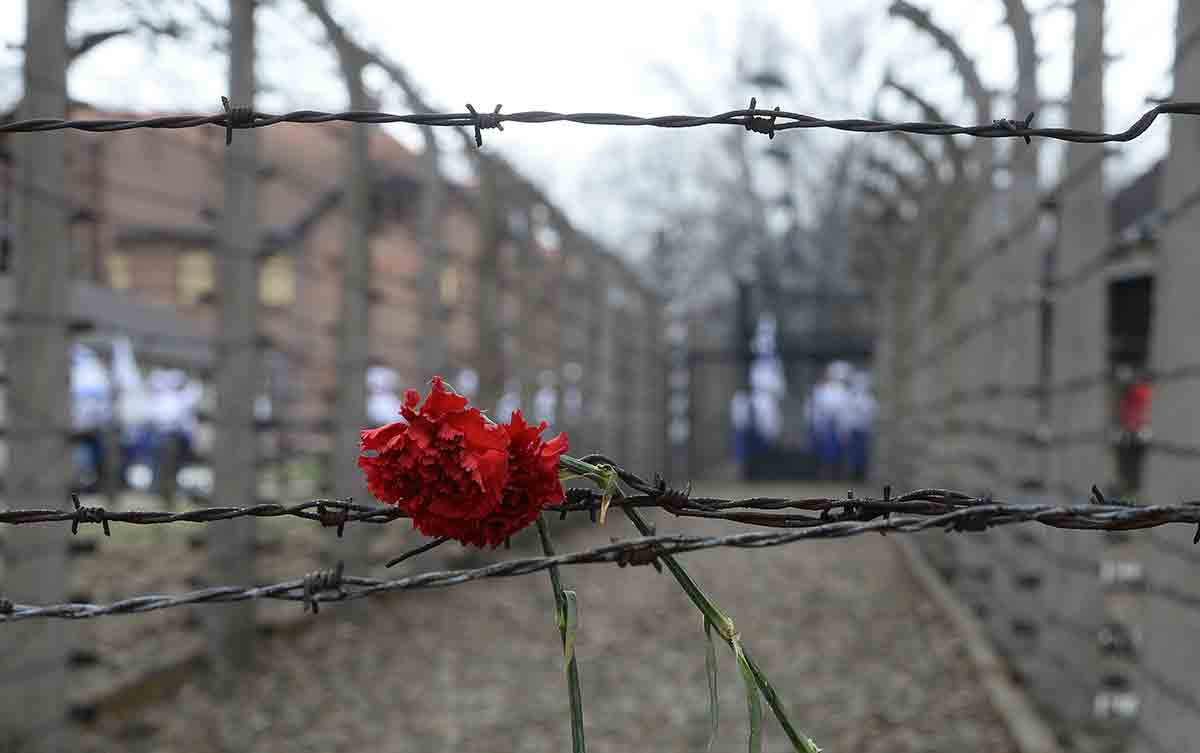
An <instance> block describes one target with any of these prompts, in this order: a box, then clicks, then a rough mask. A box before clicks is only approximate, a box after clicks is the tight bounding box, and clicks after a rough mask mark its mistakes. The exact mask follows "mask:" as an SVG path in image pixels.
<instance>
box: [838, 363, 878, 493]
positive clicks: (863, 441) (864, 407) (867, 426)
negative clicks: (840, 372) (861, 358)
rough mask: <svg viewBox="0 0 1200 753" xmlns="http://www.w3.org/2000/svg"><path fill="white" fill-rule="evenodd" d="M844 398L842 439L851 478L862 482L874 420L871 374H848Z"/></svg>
mask: <svg viewBox="0 0 1200 753" xmlns="http://www.w3.org/2000/svg"><path fill="white" fill-rule="evenodd" d="M848 393H849V398H848V400H847V410H846V422H845V426H844V427H843V428H844V431H845V442H846V456H847V460H848V462H849V465H850V478H852V479H853V480H855V481H865V480H866V478H867V463H868V459H869V457H870V447H871V444H870V442H871V425H872V423H873V422H874V421H875V411H876V404H875V397H874V396H873V395H872V394H871V375H870V374H868V373H867V372H865V371H856V372H854V373H853V374H852V375H851V377H850V384H849V389H848Z"/></svg>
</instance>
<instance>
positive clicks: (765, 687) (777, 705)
mask: <svg viewBox="0 0 1200 753" xmlns="http://www.w3.org/2000/svg"><path fill="white" fill-rule="evenodd" d="M617 496H618V497H619V496H620V493H619V492H618V495H617ZM621 510H622V511H624V513H625V515H626V516H628V518H629V519H630V521H632V522H633V525H634V526H636V527H637V529H638V531H639V532H640V533H641V534H642V535H643V536H653V535H654V530H653V529H652V528H651V527H650V525H649V524H648V523H646V521H645V520H644V519H643V518H642V516H641V515H640V514H639V513H638V511H637V510H635V509H634V508H632V507H625V506H622V507H621ZM659 559H660V560H662V562H663V564H665V565H666V566H667V569H668V570H670V571H671V575H673V576H675V580H677V581H678V582H679V585H680V586H682V587H683V590H684V592H685V593H687V595H688V598H689V599H691V600H692V603H693V604H695V605H696V608H697V609H699V610H700V612H701V613H702V614H703V615H704V616H705V618H706V619H708V621H709V622H711V623H712V624H713V627H715V628H716V629H717V632H718V633H720V634H721V637H722V638H723V639H724V640H725V642H726V643H728V644H729V647H730V648H731V649H734V651H735V653H736V652H737V651H738V650H740V651H741V653H742V656H743V657H745V660H746V664H747V666H748V667H749V668H750V671H751V674H753V676H754V683H755V685H757V686H758V689H759V691H760V692H761V693H762V695H763V697H764V698H766V699H767V704H768V705H769V706H770V707H771V711H772V712H774V714H775V718H776V719H778V720H779V724H780V726H782V727H783V731H784V733H785V734H786V735H787V737H788V740H790V741H791V743H792V746H793V748H795V750H797V751H800V752H801V753H820V750H821V749H820V748H818V747H817V746H816V744H815V743H814V742H813V741H812V740H810V739H809V738H808V736H806V735H803V734H800V733H799V732H797V731H796V728H795V727H793V726H792V723H791V721H790V720H789V719H788V717H787V711H786V710H785V709H784V708H783V703H782V702H781V701H780V700H779V696H778V695H777V694H776V693H775V688H774V687H773V686H772V685H771V682H770V681H769V680H768V679H767V676H766V674H765V673H764V672H763V671H762V669H761V668H760V667H759V666H758V664H756V663H755V662H754V660H753V659H752V658H751V657H750V654H749V652H748V651H747V650H746V647H745V645H743V644H742V642H741V638H740V636H739V634H738V632H737V629H736V628H735V627H734V624H733V619H732V618H730V616H729V615H727V614H725V612H724V611H722V610H721V608H720V607H718V606H717V605H716V603H715V602H714V601H713V600H712V599H710V598H709V597H708V595H707V594H705V593H704V591H702V590H701V589H700V586H698V585H697V584H696V582H695V581H694V580H692V577H691V576H690V575H688V574H687V571H686V570H684V569H683V565H680V564H679V562H678V560H676V559H675V558H674V557H672V556H671V555H669V554H663V555H659Z"/></svg>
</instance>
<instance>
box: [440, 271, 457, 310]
mask: <svg viewBox="0 0 1200 753" xmlns="http://www.w3.org/2000/svg"><path fill="white" fill-rule="evenodd" d="M440 288H441V294H442V303H443V304H444V305H446V306H452V305H454V304H455V303H458V298H459V295H460V293H461V292H462V279H461V277H460V276H459V273H458V267H456V266H454V265H448V266H447V267H446V268H445V269H443V270H442V280H441V285H440Z"/></svg>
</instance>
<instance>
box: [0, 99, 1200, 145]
mask: <svg viewBox="0 0 1200 753" xmlns="http://www.w3.org/2000/svg"><path fill="white" fill-rule="evenodd" d="M222 102H223V104H224V106H225V111H224V112H221V113H217V114H215V115H168V116H161V117H155V118H140V119H120V118H95V119H64V118H31V119H26V120H17V121H13V122H11V123H5V124H3V125H0V133H38V132H43V131H59V130H64V129H73V130H79V131H89V132H93V133H111V132H115V131H127V130H132V129H137V128H153V129H178V128H198V127H201V126H219V127H221V128H224V129H225V130H226V137H227V142H228V140H229V139H231V138H232V134H233V131H235V130H241V129H247V128H264V127H266V126H272V125H276V124H278V123H330V122H344V123H366V124H375V125H378V124H385V123H409V124H412V125H419V126H451V127H467V128H474V129H475V142H476V145H477V146H482V145H483V137H482V134H481V131H482V130H485V129H493V128H494V129H499V130H503V128H502V127H503V124H504V123H527V124H542V123H559V122H565V123H578V124H582V125H603V126H650V127H654V128H695V127H699V126H708V125H730V126H738V127H741V128H744V129H746V130H747V131H754V132H756V133H762V134H765V135H767V136H770V137H772V138H774V135H775V133H776V132H778V131H788V130H793V129H798V128H800V129H808V128H830V129H834V130H839V131H849V132H854V133H887V132H903V133H911V134H917V135H924V136H976V137H980V138H1020V139H1023V140H1025V141H1028V140H1029V139H1030V137H1034V136H1040V137H1043V138H1048V139H1055V140H1058V141H1071V142H1077V143H1087V144H1099V143H1107V142H1127V141H1132V140H1134V139H1136V138H1137V137H1139V136H1141V135H1142V134H1143V133H1145V131H1146V129H1148V128H1149V127H1150V125H1151V124H1152V123H1153V122H1154V121H1155V119H1157V118H1158V116H1159V115H1200V102H1191V101H1182V102H1162V103H1159V104H1157V105H1155V106H1154V107H1153V108H1151V109H1150V110H1147V111H1146V113H1145V114H1143V115H1142V116H1141V117H1140V118H1138V120H1137V121H1136V122H1135V123H1133V125H1131V126H1130V127H1129V128H1127V129H1125V130H1124V131H1118V132H1114V133H1106V132H1103V131H1088V130H1082V129H1077V128H1040V127H1039V128H1033V127H1031V122H1032V118H1033V113H1030V114H1029V115H1027V116H1025V117H1024V118H1022V119H1021V120H1012V119H1008V118H1002V119H998V120H994V121H992V122H991V123H987V124H980V125H958V124H954V123H934V122H927V121H908V122H889V121H883V120H870V119H865V118H840V119H825V118H818V117H814V116H812V115H805V114H804V113H798V112H790V111H785V110H780V109H778V108H775V109H761V108H757V107H755V106H753V105H756V104H757V103H756V102H755V101H754V100H751V105H752V106H751V107H750V108H748V109H742V110H730V111H728V112H723V113H718V114H716V115H658V116H651V117H641V116H637V115H626V114H621V113H607V112H575V113H562V112H550V111H545V110H530V111H525V112H513V113H503V112H500V105H497V106H496V107H495V109H494V110H493V111H491V112H487V111H485V112H478V111H476V110H475V108H474V107H472V106H471V105H467V107H468V111H467V112H453V113H404V114H397V113H388V112H378V111H372V110H349V111H343V112H324V111H320V110H296V111H293V112H289V113H285V114H283V115H271V114H269V113H263V112H258V111H252V110H250V109H249V108H245V107H238V106H231V105H230V104H229V102H228V101H227V100H225V99H224V98H222Z"/></svg>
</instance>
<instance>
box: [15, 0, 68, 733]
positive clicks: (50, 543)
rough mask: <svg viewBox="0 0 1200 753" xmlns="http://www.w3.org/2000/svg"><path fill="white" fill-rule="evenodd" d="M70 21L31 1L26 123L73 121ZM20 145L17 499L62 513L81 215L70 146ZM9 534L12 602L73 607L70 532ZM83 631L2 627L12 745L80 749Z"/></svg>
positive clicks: (24, 141) (49, 3)
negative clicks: (70, 235)
mask: <svg viewBox="0 0 1200 753" xmlns="http://www.w3.org/2000/svg"><path fill="white" fill-rule="evenodd" d="M66 21H67V3H66V0H29V2H28V3H27V6H26V37H25V65H24V69H25V94H24V100H23V102H22V103H21V107H20V115H18V118H35V117H55V116H58V115H64V114H65V113H66V108H67V92H66V66H67V40H66ZM13 142H14V146H15V149H16V153H17V154H16V157H17V161H18V167H17V170H18V171H19V180H20V181H22V183H23V184H24V185H26V186H29V187H30V188H35V187H36V190H33V191H19V192H17V195H16V212H15V214H16V226H17V227H16V237H15V246H14V248H15V250H16V253H15V254H14V257H15V258H14V265H13V266H14V274H15V280H14V282H15V283H16V284H15V287H16V291H15V295H16V301H15V310H14V312H13V313H14V317H13V320H12V322H11V329H10V332H11V345H10V346H9V348H8V349H7V352H6V353H5V354H4V355H5V362H6V364H7V368H8V373H9V378H10V380H11V381H10V383H9V392H8V400H7V408H8V415H9V439H8V450H9V451H8V458H9V460H8V478H7V480H6V482H7V489H8V499H7V501H8V503H9V504H10V505H12V506H13V507H16V508H22V507H31V508H38V507H41V508H61V507H66V506H69V505H70V500H69V499H68V497H67V491H68V484H69V474H70V472H71V468H72V466H73V463H72V462H71V452H70V450H71V448H70V446H69V444H68V442H67V432H68V431H69V428H70V421H71V412H70V405H71V401H70V391H69V388H68V380H69V374H70V358H69V356H68V342H67V317H68V316H69V313H70V301H69V292H70V278H69V269H70V267H69V264H70V260H71V259H70V249H69V246H68V243H67V217H66V215H67V211H68V209H69V207H68V206H67V205H66V204H65V203H61V202H55V201H48V200H46V198H45V196H48V195H49V196H56V195H58V194H59V193H60V192H61V191H62V187H63V186H64V185H67V181H66V159H65V153H66V144H67V137H66V136H65V135H64V134H62V133H44V134H42V133H39V134H30V135H22V136H18V137H16V138H15V139H13ZM6 533H7V535H6V537H5V547H4V555H5V560H6V561H5V563H4V565H5V566H4V579H3V581H2V582H0V594H2V595H3V596H4V597H5V598H7V599H10V600H12V601H14V602H18V603H20V602H26V603H45V602H51V603H53V602H58V601H65V598H64V597H66V595H67V591H68V585H69V576H70V572H69V567H68V559H67V539H66V536H69V535H70V532H69V531H65V530H64V529H63V528H62V526H60V525H46V526H26V527H25V528H24V529H22V530H21V531H17V532H6ZM64 534H65V535H64ZM75 632H76V630H75V626H72V625H70V624H67V623H62V622H60V621H52V622H50V623H36V622H26V623H17V624H12V625H5V626H4V629H3V630H0V698H3V699H4V702H3V703H0V748H3V749H5V750H8V749H9V748H10V746H11V747H13V748H19V749H21V750H31V751H58V750H65V749H69V748H71V747H73V744H72V737H73V735H72V734H71V732H70V731H69V726H68V724H67V712H68V702H67V697H66V692H67V678H66V672H67V662H66V659H67V653H68V651H69V650H70V647H71V643H72V642H73V641H72V640H71V638H72V637H73V636H74V635H75ZM22 743H24V746H23V747H22Z"/></svg>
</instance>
